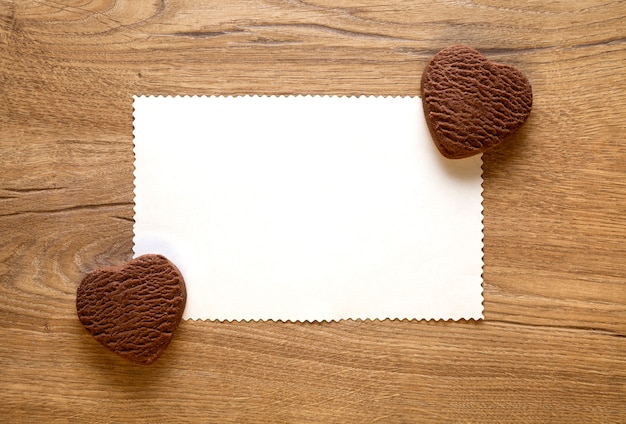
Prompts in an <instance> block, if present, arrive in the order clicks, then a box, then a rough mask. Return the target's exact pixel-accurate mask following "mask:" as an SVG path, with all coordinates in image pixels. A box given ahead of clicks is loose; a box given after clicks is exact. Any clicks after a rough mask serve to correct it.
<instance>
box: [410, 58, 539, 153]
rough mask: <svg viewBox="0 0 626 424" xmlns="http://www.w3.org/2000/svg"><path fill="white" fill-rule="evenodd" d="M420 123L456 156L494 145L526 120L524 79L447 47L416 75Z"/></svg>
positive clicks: (528, 100) (528, 98)
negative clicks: (422, 116) (419, 85)
mask: <svg viewBox="0 0 626 424" xmlns="http://www.w3.org/2000/svg"><path fill="white" fill-rule="evenodd" d="M422 102H423V105H424V114H425V115H426V122H427V123H428V128H429V129H430V133H431V135H432V137H433V140H434V142H435V144H436V145H437V148H438V149H439V151H440V152H441V153H442V154H443V155H444V156H445V157H447V158H450V159H460V158H465V157H468V156H472V155H475V154H478V153H481V152H483V151H485V150H486V149H489V148H491V147H494V146H497V145H498V144H500V143H502V142H503V141H504V140H506V139H507V138H509V137H510V136H511V135H512V134H513V133H514V132H515V131H517V129H518V128H519V127H521V126H522V124H523V123H524V122H525V121H526V119H527V118H528V115H529V114H530V109H531V107H532V103H533V93H532V89H531V87H530V83H529V82H528V79H527V78H526V76H524V74H522V73H521V72H520V71H519V70H517V69H515V68H514V67H512V66H509V65H503V64H499V63H494V62H491V61H490V60H489V59H487V58H486V57H485V56H483V55H482V54H481V53H479V52H478V51H477V50H475V49H473V48H471V47H466V46H453V47H448V48H446V49H443V50H441V51H440V52H439V53H437V54H436V55H435V57H433V59H432V60H431V61H430V63H429V64H428V66H427V67H426V69H425V70H424V74H423V75H422Z"/></svg>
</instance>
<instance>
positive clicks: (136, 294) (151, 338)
mask: <svg viewBox="0 0 626 424" xmlns="http://www.w3.org/2000/svg"><path fill="white" fill-rule="evenodd" d="M186 300H187V293H186V290H185V282H184V280H183V277H182V275H181V274H180V272H179V271H178V269H177V268H176V266H174V264H172V263H171V262H170V261H169V260H167V259H166V258H165V257H163V256H161V255H143V256H140V257H138V258H136V259H133V260H132V261H130V262H129V263H128V264H126V265H124V266H121V267H105V268H101V269H98V270H95V271H93V272H91V273H89V274H87V275H86V276H85V278H84V279H83V281H82V282H81V283H80V285H79V286H78V290H77V293H76V309H77V312H78V318H79V319H80V321H81V322H82V324H83V325H84V326H85V328H86V329H87V331H89V333H91V335H92V336H93V337H94V338H95V339H96V340H98V341H99V342H100V343H101V344H102V345H104V346H106V347H108V348H109V349H111V350H112V351H113V352H115V353H117V354H118V355H120V356H122V357H123V358H125V359H128V360H130V361H132V362H136V363H140V364H151V363H152V362H154V361H155V360H156V359H157V358H158V357H159V356H161V354H162V353H163V352H164V351H165V348H166V347H167V346H168V345H169V343H170V341H171V339H172V335H173V334H174V331H175V330H176V327H177V326H178V323H179V322H180V319H181V317H182V315H183V310H184V309H185V302H186Z"/></svg>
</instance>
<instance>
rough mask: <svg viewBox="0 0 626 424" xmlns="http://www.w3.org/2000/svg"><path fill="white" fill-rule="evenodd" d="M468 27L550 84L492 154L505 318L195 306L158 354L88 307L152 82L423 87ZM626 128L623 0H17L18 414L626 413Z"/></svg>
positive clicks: (0, 125) (2, 333)
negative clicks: (141, 350) (84, 301)
mask: <svg viewBox="0 0 626 424" xmlns="http://www.w3.org/2000/svg"><path fill="white" fill-rule="evenodd" d="M544 3H545V4H544ZM457 43H464V44H469V45H472V46H474V47H476V48H478V49H479V50H481V51H483V52H484V53H485V54H487V55H488V56H489V57H490V58H492V59H494V60H497V61H501V62H505V63H509V64H512V65H514V66H517V67H519V68H520V69H522V70H523V71H524V72H525V73H526V74H527V75H528V77H529V79H530V81H531V84H532V86H533V91H534V106H533V111H532V114H531V117H530V119H529V121H528V122H527V124H526V125H525V126H524V127H523V129H522V130H521V131H520V132H519V133H518V134H517V135H516V136H515V138H514V140H512V141H511V142H509V143H508V144H506V145H504V146H502V147H501V148H499V149H497V150H494V151H492V152H489V153H487V154H485V156H484V180H485V182H484V199H485V200H484V207H485V212H484V215H485V217H484V224H485V231H484V243H485V248H484V254H485V256H484V260H485V266H484V296H485V303H484V304H485V320H484V321H481V322H459V323H455V322H407V321H403V322H397V321H396V322H390V321H384V322H379V321H375V322H369V321H366V322H363V321H356V322H355V321H345V322H340V323H321V324H320V323H313V324H311V323H305V324H294V323H276V322H251V323H218V322H193V321H186V322H183V323H182V324H181V326H180V327H179V332H178V333H177V334H176V336H175V339H174V341H173V342H172V344H171V346H170V348H169V349H168V351H167V352H166V353H165V354H164V356H163V357H162V358H161V359H160V360H159V361H157V362H156V363H155V364H154V365H153V366H150V367H141V366H135V365H132V364H130V363H125V362H123V360H121V359H118V358H117V357H115V356H114V355H113V354H110V353H109V352H107V351H106V350H104V349H103V348H102V347H101V346H100V345H99V344H98V343H97V342H95V341H94V340H93V339H92V338H91V337H90V336H89V335H88V333H87V332H86V331H85V330H84V329H83V328H82V326H81V325H80V323H79V321H78V319H77V318H76V310H75V304H74V302H75V290H76V286H77V285H78V283H79V281H80V279H81V278H82V276H83V275H84V274H85V273H86V272H88V271H90V270H93V269H95V268H97V267H99V266H102V265H110V264H120V263H123V262H125V261H126V260H128V259H129V258H130V256H131V249H132V219H133V209H132V208H133V203H132V202H133V180H132V178H133V176H132V171H133V165H132V164H133V155H132V148H133V139H132V95H133V94H245V93H257V94H263V93H265V94H298V93H323V94H373V95H418V94H419V79H420V77H421V72H422V70H423V69H424V66H425V64H426V63H427V61H428V60H429V58H430V57H431V56H432V55H434V53H435V52H436V51H438V50H439V49H440V48H443V47H446V46H448V45H452V44H457ZM625 134H626V3H624V2H620V1H617V2H616V1H575V2H568V1H560V2H534V1H518V2H505V1H497V0H477V1H461V0H458V1H447V2H437V3H432V2H429V1H391V0H385V1H382V0H375V1H361V2H358V1H353V0H312V1H307V2H304V1H292V0H284V1H281V0H265V1H257V2H251V1H244V0H233V1H200V0H186V1H185V0H180V1H169V0H156V1H141V2H139V1H130V0H118V1H115V0H93V1H79V0H74V1H69V0H65V1H54V2H52V1H51V2H47V1H45V2H44V1H7V0H0V234H1V235H2V239H1V240H2V241H1V242H0V398H1V399H2V402H1V403H2V406H1V407H0V418H2V420H1V421H3V422H22V421H24V422H26V421H28V422H48V421H50V420H51V419H55V420H58V421H61V422H63V421H71V422H114V421H118V422H131V421H144V422H166V421H198V422H222V423H226V422H375V421H382V422H393V423H398V422H481V423H484V422H507V421H508V422H626V139H625Z"/></svg>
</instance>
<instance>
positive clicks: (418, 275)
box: [134, 96, 483, 321]
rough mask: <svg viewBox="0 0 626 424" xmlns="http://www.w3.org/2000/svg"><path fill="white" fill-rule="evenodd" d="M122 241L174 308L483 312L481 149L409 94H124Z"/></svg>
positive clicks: (230, 313) (342, 314) (280, 312)
mask: <svg viewBox="0 0 626 424" xmlns="http://www.w3.org/2000/svg"><path fill="white" fill-rule="evenodd" d="M134 108H135V112H134V117H135V120H134V128H135V130H134V135H135V226H134V233H135V236H134V243H135V246H134V253H135V256H138V255H141V254H145V253H161V254H163V255H165V256H167V257H168V258H170V259H171V260H172V261H173V262H174V263H175V264H176V265H177V266H178V267H179V269H180V270H181V272H182V274H183V276H184V278H185V281H186V284H187V292H188V298H187V306H186V309H185V313H184V318H186V319H189V318H192V319H210V320H260V319H264V320H267V319H272V320H291V321H305V320H308V321H314V320H339V319H345V318H354V319H356V318H361V319H367V318H370V319H385V318H400V319H403V318H408V319H413V318H416V319H455V320H457V319H461V318H465V319H470V318H474V319H480V318H482V311H483V306H482V301H483V298H482V277H481V273H482V247H483V243H482V228H483V226H482V204H481V202H482V194H481V193H482V187H481V183H482V170H481V164H482V160H481V158H480V157H479V156H477V157H473V158H468V159H463V160H455V161H453V160H448V159H445V158H443V157H442V156H441V155H440V154H439V152H438V151H437V150H436V148H435V147H434V145H433V142H432V140H431V138H430V134H429V132H428V129H427V126H426V122H425V119H424V115H423V111H422V102H421V99H419V98H417V97H414V98H411V97H395V98H394V97H386V98H385V97H327V96H324V97H320V96H313V97H312V96H289V97H266V96H260V97H259V96H243V97H145V96H141V97H135V99H134Z"/></svg>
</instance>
